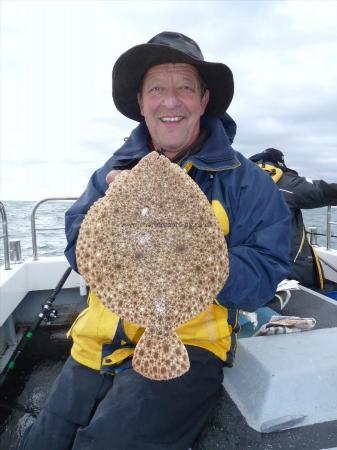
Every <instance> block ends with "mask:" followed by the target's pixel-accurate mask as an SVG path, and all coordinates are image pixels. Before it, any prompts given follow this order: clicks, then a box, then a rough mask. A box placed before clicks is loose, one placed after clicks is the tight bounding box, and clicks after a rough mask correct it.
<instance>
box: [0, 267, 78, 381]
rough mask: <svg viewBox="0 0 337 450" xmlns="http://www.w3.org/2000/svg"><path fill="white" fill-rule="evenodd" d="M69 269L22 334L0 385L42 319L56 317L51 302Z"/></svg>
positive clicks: (0, 378) (64, 280) (0, 379)
mask: <svg viewBox="0 0 337 450" xmlns="http://www.w3.org/2000/svg"><path fill="white" fill-rule="evenodd" d="M71 271H72V268H71V267H70V266H69V267H68V268H67V270H66V271H65V272H64V274H63V275H62V277H61V279H60V281H59V282H58V283H57V286H56V287H55V289H54V290H53V291H52V292H51V294H50V295H49V297H48V298H47V301H46V303H45V304H44V305H43V306H42V311H41V312H40V313H39V314H38V316H37V317H36V319H35V321H34V323H33V325H32V326H31V327H30V328H29V330H28V331H26V332H25V334H24V335H23V336H22V338H21V340H20V342H19V344H18V346H17V347H16V349H15V350H14V352H13V354H12V356H11V358H10V360H9V362H8V363H7V365H6V367H5V369H4V371H3V372H2V374H1V377H0V386H2V384H3V383H4V381H5V379H6V377H7V374H8V372H10V371H11V370H13V369H14V368H15V366H16V360H17V359H18V357H19V356H20V355H21V353H22V351H23V349H24V348H25V346H26V345H27V343H28V342H29V341H31V340H32V338H33V337H34V334H35V331H36V330H37V328H38V327H39V325H40V324H41V322H42V320H44V319H45V320H48V321H50V320H53V319H56V314H57V313H56V310H55V309H53V308H52V305H53V302H54V300H55V298H56V296H57V294H58V293H59V292H60V290H61V289H62V286H63V285H64V283H65V282H66V280H67V278H68V277H69V275H70V272H71Z"/></svg>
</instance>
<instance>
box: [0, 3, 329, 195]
mask: <svg viewBox="0 0 337 450" xmlns="http://www.w3.org/2000/svg"><path fill="white" fill-rule="evenodd" d="M0 8H1V11H0V17H1V129H0V136H1V185H0V188H1V192H0V197H1V199H2V200H40V199H42V198H45V197H51V196H54V197H62V196H78V195H80V194H81V192H82V191H83V190H84V189H85V187H86V184H87V181H88V179H89V177H90V175H91V173H92V172H93V171H94V170H95V169H97V168H98V167H100V166H101V165H102V164H103V163H104V162H105V161H106V160H107V159H108V158H109V157H110V156H111V154H112V153H113V152H114V150H116V149H118V148H119V147H120V146H121V145H122V143H123V138H124V137H126V136H128V135H129V133H130V131H131V130H132V129H133V128H134V127H135V126H136V125H137V123H136V122H133V121H131V120H129V119H126V118H125V117H123V116H122V115H121V114H120V113H119V112H118V111H117V110H116V108H115V106H114V104H113V101H112V98H111V70H112V67H113V64H114V61H115V60H116V59H117V58H118V56H119V55H120V54H121V53H123V52H124V51H125V50H127V49H128V48H130V47H132V46H134V45H137V44H140V43H144V42H146V41H148V40H149V39H150V38H151V37H152V36H154V35H155V34H157V33H159V32H160V31H164V30H168V31H180V32H182V33H184V34H187V35H188V36H190V37H191V38H193V39H194V40H196V41H197V42H198V44H199V45H200V47H201V49H202V51H203V54H204V56H205V59H206V60H208V61H217V62H224V63H226V64H227V65H228V66H229V67H230V68H231V69H232V71H233V73H234V81H235V95H234V99H233V101H232V104H231V106H230V108H229V110H228V112H229V113H230V114H231V116H232V117H233V118H234V120H235V121H236V122H237V126H238V130H237V136H236V139H235V143H234V148H235V149H236V150H238V151H240V152H241V153H243V154H244V155H245V156H250V155H252V154H254V153H257V152H259V151H262V150H263V149H265V148H267V147H276V148H279V149H281V150H282V151H283V152H284V153H285V155H286V162H287V164H288V166H289V167H292V168H294V169H296V170H298V171H299V172H300V173H301V174H302V175H304V176H308V177H311V178H314V179H318V178H323V179H325V180H327V181H334V182H336V181H337V175H336V171H337V150H336V146H337V26H336V18H337V1H334V0H330V1H324V0H323V1H322V0H319V1H305V0H303V1H294V0H293V1H282V0H280V1H277V0H274V1H254V0H248V1H239V0H235V1H226V0H225V1H212V0H207V1H196V0H193V1H174V0H171V1H125V0H124V1H120V2H119V1H107V0H106V1H101V2H100V1H79V0H77V1H69V0H68V1H61V0H59V1H51V0H45V1H29V0H26V1H22V2H21V1H6V0H0Z"/></svg>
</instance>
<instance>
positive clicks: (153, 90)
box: [149, 86, 163, 93]
mask: <svg viewBox="0 0 337 450" xmlns="http://www.w3.org/2000/svg"><path fill="white" fill-rule="evenodd" d="M162 90H163V88H162V87H160V86H153V87H151V88H150V89H149V92H153V93H156V92H162Z"/></svg>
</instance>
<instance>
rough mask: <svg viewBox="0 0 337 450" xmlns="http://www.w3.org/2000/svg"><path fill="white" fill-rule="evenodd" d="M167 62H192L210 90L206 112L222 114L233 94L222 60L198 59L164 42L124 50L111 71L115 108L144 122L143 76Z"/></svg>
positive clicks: (232, 84)
mask: <svg viewBox="0 0 337 450" xmlns="http://www.w3.org/2000/svg"><path fill="white" fill-rule="evenodd" d="M165 63H185V64H191V65H193V66H194V67H195V68H196V69H197V70H198V72H199V74H200V76H201V78H202V79H203V80H204V82H205V83H206V85H207V87H208V89H209V91H210V99H209V103H208V105H207V108H206V111H205V112H206V114H210V115H212V116H215V117H221V116H222V115H223V114H224V113H225V111H226V110H227V108H228V106H229V105H230V103H231V101H232V98H233V94H234V80H233V74H232V71H231V70H230V68H229V67H227V66H226V65H225V64H222V63H213V62H206V61H201V60H199V59H195V58H193V57H192V56H189V55H187V54H186V53H183V52H181V51H179V50H176V49H174V48H171V47H168V46H166V45H162V44H141V45H137V46H135V47H132V48H131V49H129V50H127V51H126V52H125V53H123V54H122V55H121V56H120V57H119V58H118V60H117V61H116V63H115V65H114V68H113V71H112V97H113V100H114V103H115V105H116V108H117V109H118V111H120V112H121V113H122V114H123V115H124V116H126V117H128V118H130V119H133V120H136V121H137V122H141V121H142V120H144V118H143V116H142V115H141V113H140V109H139V105H138V100H137V93H138V91H139V86H140V82H141V80H142V78H143V77H144V75H145V73H146V71H147V70H148V69H150V67H152V66H155V65H158V64H165Z"/></svg>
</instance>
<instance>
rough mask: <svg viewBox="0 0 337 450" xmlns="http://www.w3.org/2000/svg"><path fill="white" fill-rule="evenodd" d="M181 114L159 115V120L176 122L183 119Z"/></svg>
mask: <svg viewBox="0 0 337 450" xmlns="http://www.w3.org/2000/svg"><path fill="white" fill-rule="evenodd" d="M183 118H184V117H183V116H175V117H160V118H159V120H160V121H161V122H163V123H177V122H181V121H182V120H183Z"/></svg>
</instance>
